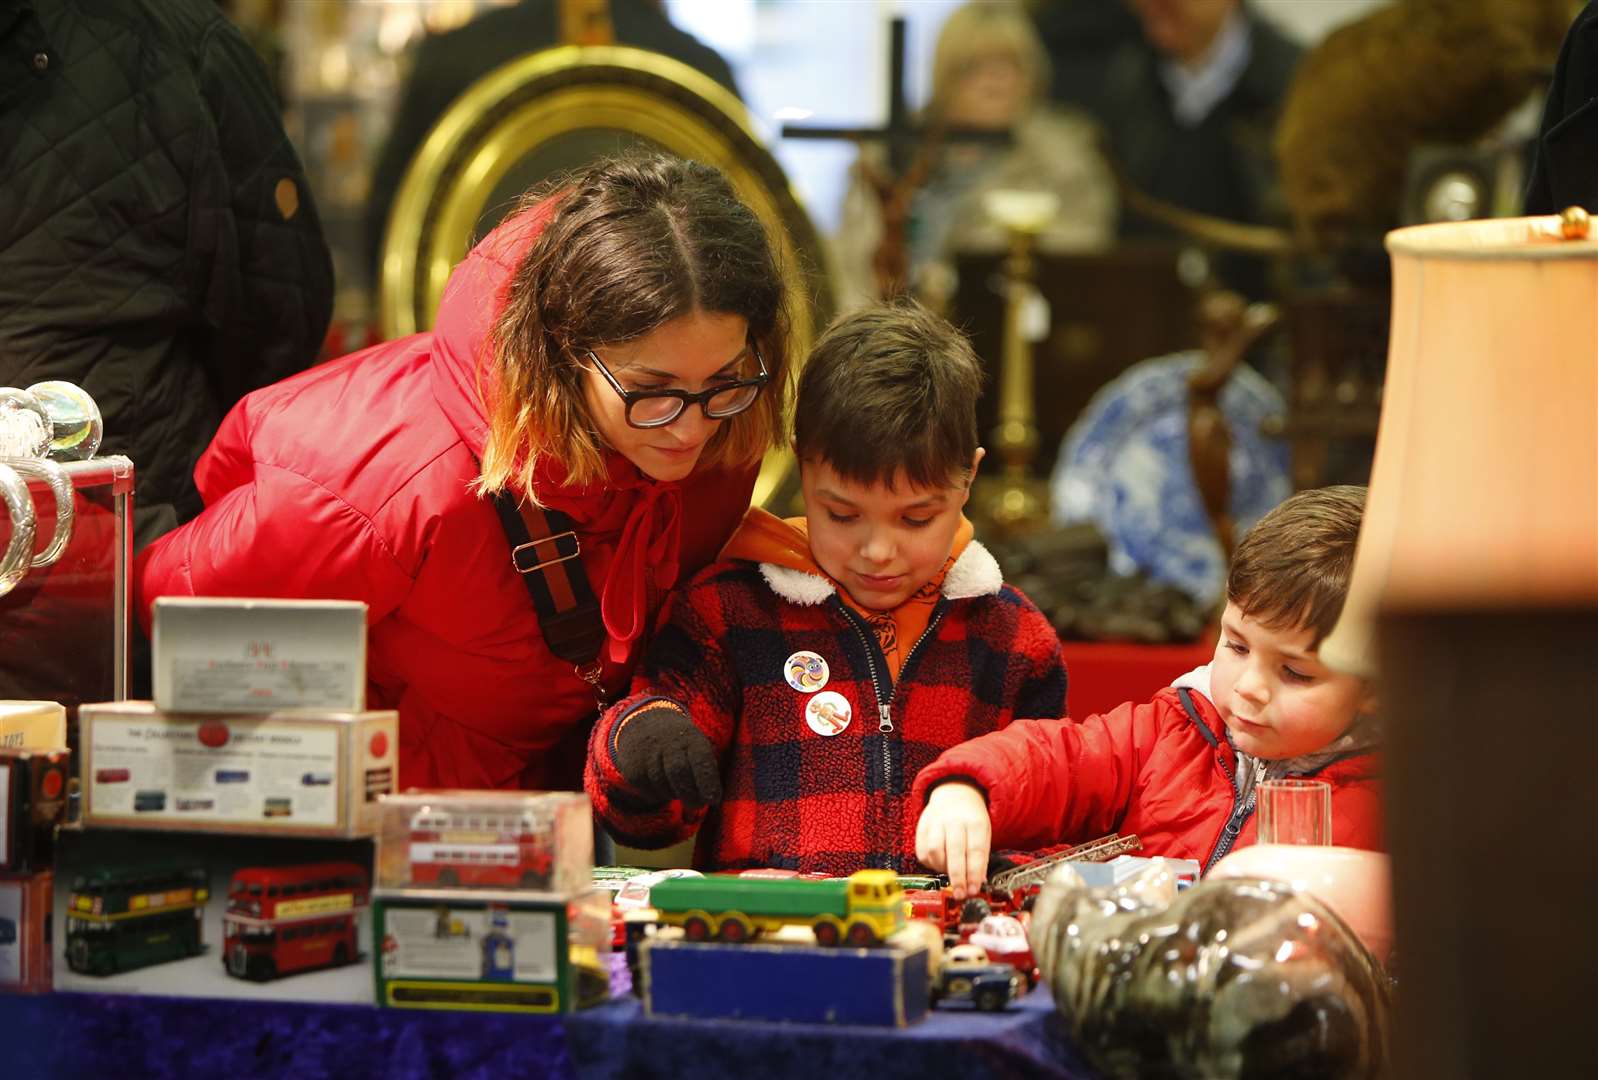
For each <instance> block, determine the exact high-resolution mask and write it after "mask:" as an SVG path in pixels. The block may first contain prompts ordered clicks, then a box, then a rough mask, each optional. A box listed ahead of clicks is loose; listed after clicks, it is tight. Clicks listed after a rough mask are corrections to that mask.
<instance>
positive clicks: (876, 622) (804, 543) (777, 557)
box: [721, 506, 974, 680]
mask: <svg viewBox="0 0 1598 1080" xmlns="http://www.w3.org/2000/svg"><path fill="white" fill-rule="evenodd" d="M973 532H974V530H973V529H972V526H971V522H970V521H968V520H967V519H966V518H965V517H964V516H962V517H961V518H960V527H959V528H958V529H956V530H955V533H954V543H953V544H952V545H951V546H950V548H949V556H948V558H946V559H944V560H943V565H942V566H941V567H939V568H938V572H937V573H936V574H933V575H932V578H931V580H929V581H927V582H926V583H924V584H923V585H922V586H921V587H920V588H918V589H917V590H916V591H915V592H913V593H911V594H910V596H909V598H908V599H907V600H905V602H904V603H902V604H900V605H899V606H898V607H896V608H894V609H893V610H892V611H878V610H876V609H875V608H868V607H862V606H861V605H860V604H858V603H856V602H855V598H854V597H852V596H850V595H849V590H848V589H845V588H844V587H843V586H842V585H841V584H839V583H838V582H837V581H834V580H833V579H832V577H831V576H830V575H828V573H827V572H826V571H825V570H823V569H821V567H820V566H818V565H817V564H816V560H815V556H813V555H812V554H811V553H810V531H809V528H808V523H807V522H806V521H805V519H804V518H802V517H794V518H779V517H777V516H776V515H775V514H771V513H768V512H767V511H765V510H762V509H760V508H759V507H757V506H752V507H750V508H749V511H748V513H746V514H745V515H744V519H743V521H742V522H741V523H740V524H739V526H738V531H737V532H735V533H733V535H732V539H731V540H728V541H727V546H726V547H724V548H722V549H721V558H723V559H746V560H748V561H749V562H760V563H773V564H775V565H777V566H781V567H784V568H786V569H789V570H799V571H803V572H804V573H807V574H815V575H816V576H817V577H821V578H826V580H828V581H830V582H832V584H833V586H834V587H836V588H837V590H838V596H839V598H840V599H841V600H842V601H843V602H844V603H845V604H848V605H849V607H850V608H852V609H854V610H855V611H856V612H858V613H859V614H860V615H861V616H862V617H863V618H864V619H865V620H866V622H868V623H870V624H871V630H872V632H873V633H874V634H876V637H877V643H878V644H879V645H880V646H882V654H883V656H885V657H886V658H887V661H888V671H889V674H890V675H891V676H892V678H893V679H894V680H897V679H898V678H899V669H900V668H901V667H902V666H903V664H904V656H905V653H906V652H908V651H909V648H911V647H913V646H914V644H915V642H916V641H917V640H919V639H920V637H921V634H922V633H923V632H924V631H925V630H926V628H927V623H928V622H930V621H931V619H932V609H933V608H934V607H935V606H936V605H937V602H938V596H939V594H940V590H941V589H942V587H943V579H944V576H945V575H946V574H948V572H949V567H951V566H953V565H954V561H955V560H956V559H958V558H959V557H960V553H961V552H962V551H964V550H965V547H966V545H967V544H969V543H970V542H971V536H972V533H973ZM900 642H908V643H909V644H908V645H907V646H906V647H905V648H903V649H901V648H900Z"/></svg>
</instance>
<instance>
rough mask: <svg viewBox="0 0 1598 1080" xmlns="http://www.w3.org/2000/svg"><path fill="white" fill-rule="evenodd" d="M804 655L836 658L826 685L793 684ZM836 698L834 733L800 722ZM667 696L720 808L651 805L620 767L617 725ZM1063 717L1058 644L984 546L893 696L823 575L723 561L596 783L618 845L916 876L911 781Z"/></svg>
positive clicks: (654, 646)
mask: <svg viewBox="0 0 1598 1080" xmlns="http://www.w3.org/2000/svg"><path fill="white" fill-rule="evenodd" d="M799 652H809V653H813V654H815V655H817V656H819V657H821V658H822V659H823V660H825V661H826V667H827V671H828V675H827V681H826V683H825V684H824V685H822V686H819V687H816V688H815V689H814V690H804V691H801V690H796V689H794V687H793V686H792V685H790V683H789V681H788V679H787V677H786V674H785V673H786V670H787V668H788V666H789V662H790V658H792V657H793V655H794V654H795V653H799ZM826 692H832V693H834V694H838V695H842V697H843V699H844V700H845V701H846V702H847V704H848V722H847V724H846V725H845V726H844V727H843V728H842V730H839V731H837V732H836V733H835V734H827V735H823V734H819V733H818V731H817V730H816V729H813V728H812V727H811V725H810V723H808V722H807V719H806V705H807V704H809V703H810V701H811V699H812V698H813V697H819V695H820V694H822V693H826ZM660 698H665V699H667V700H670V701H672V702H675V703H676V704H678V705H680V706H682V707H683V708H684V709H685V710H686V711H687V713H688V715H689V716H690V717H691V718H692V720H693V722H694V724H695V725H696V726H697V727H698V728H699V730H700V731H702V732H704V734H705V736H706V737H707V738H708V739H709V740H710V742H711V744H712V745H713V746H714V747H715V748H716V751H717V753H718V754H719V755H720V759H721V780H722V792H723V800H722V802H721V804H720V805H719V806H715V807H711V808H709V810H708V812H707V811H706V810H705V809H703V808H701V809H698V810H695V811H689V810H686V809H685V808H684V807H683V805H682V804H681V803H680V802H677V801H673V802H671V803H668V804H666V805H665V806H658V805H656V806H649V805H646V804H645V802H644V801H643V800H642V799H641V798H640V797H639V796H638V795H637V794H636V793H635V792H633V791H632V790H631V789H629V787H628V786H627V784H626V782H625V781H624V780H623V779H622V776H621V774H620V772H619V771H618V770H617V768H616V735H615V733H616V731H617V728H618V726H619V724H620V722H621V721H622V719H623V718H624V717H626V716H627V715H628V714H630V713H632V712H633V711H635V710H637V709H638V708H640V707H641V706H643V705H646V704H648V703H649V702H651V701H654V700H656V699H660ZM832 700H833V701H835V700H836V699H832ZM815 711H816V709H815V706H812V713H814V712H815ZM826 711H827V712H828V713H831V714H833V715H836V713H837V710H826ZM1064 713H1065V665H1064V661H1063V660H1062V658H1061V656H1060V643H1059V638H1058V637H1057V636H1056V634H1055V632H1054V629H1053V627H1051V626H1050V625H1049V622H1048V620H1047V619H1045V618H1044V616H1043V614H1042V612H1040V611H1039V610H1038V609H1037V608H1036V607H1035V606H1033V604H1032V602H1031V601H1029V600H1028V599H1027V598H1026V597H1025V596H1023V595H1022V594H1021V593H1020V592H1018V591H1017V590H1015V589H1014V588H1012V587H1011V586H1008V585H1005V584H1004V583H1003V581H1002V579H1001V576H1000V573H999V567H998V563H996V562H995V561H994V559H993V556H992V555H990V554H989V553H988V551H987V549H986V548H984V547H982V545H981V544H978V543H971V544H969V545H967V546H966V548H965V550H964V551H963V552H961V554H960V556H959V558H957V559H956V560H955V562H954V564H953V565H952V566H951V567H950V569H949V572H948V574H947V575H946V576H945V578H944V581H943V587H942V596H941V597H940V598H939V600H938V602H937V604H936V606H935V607H934V608H933V613H932V616H931V619H930V621H929V622H928V624H927V629H926V631H925V633H923V634H922V636H921V638H920V640H919V641H917V642H916V643H914V644H913V646H911V648H910V652H909V653H908V654H907V655H906V656H905V662H904V665H903V667H902V669H901V671H900V676H899V679H898V682H897V684H895V683H894V682H893V681H892V680H891V679H890V678H889V676H888V669H887V665H886V663H885V661H884V658H883V654H882V650H881V648H880V646H879V645H878V644H877V640H876V638H875V636H874V635H873V634H872V631H871V628H870V627H869V626H868V625H867V623H866V621H865V619H864V618H862V617H861V616H860V615H859V614H858V613H857V612H855V611H852V610H850V609H849V608H848V607H846V606H845V605H844V604H843V603H842V601H841V600H840V599H839V597H838V595H837V592H836V586H834V584H833V583H832V582H831V581H830V580H828V579H827V578H825V577H822V576H819V575H817V574H811V573H805V572H803V571H800V570H794V569H790V568H786V567H782V566H777V565H775V564H771V563H758V564H757V563H753V562H745V561H733V562H723V563H719V564H717V565H714V566H711V567H709V568H707V569H706V570H705V571H703V572H702V573H701V574H700V575H699V576H698V577H696V578H695V579H694V580H693V581H691V582H690V583H689V584H688V585H687V586H686V587H684V588H683V589H681V590H679V591H678V592H677V593H676V594H675V595H674V596H673V597H672V598H671V600H670V601H669V602H668V606H667V609H666V613H665V615H664V616H663V622H662V625H661V628H660V630H659V631H658V632H657V634H656V635H655V638H654V640H653V642H652V643H651V645H650V649H649V652H648V653H647V654H646V655H645V658H644V661H643V663H642V665H641V666H640V669H639V672H638V674H637V675H636V676H635V677H634V681H633V687H632V692H631V694H630V695H629V696H628V697H627V698H625V699H624V700H622V701H620V702H617V703H616V704H615V705H614V706H612V707H611V708H610V709H609V710H607V711H606V712H605V714H604V715H603V716H602V717H601V718H600V721H599V723H598V724H596V725H595V728H594V733H593V738H592V741H591V743H590V744H589V754H588V767H587V776H586V786H587V789H588V794H589V796H590V798H592V800H593V803H594V807H595V809H596V810H597V812H598V813H599V815H600V816H601V818H602V819H603V820H604V821H605V823H606V825H607V826H609V828H610V830H611V832H612V834H613V835H614V836H615V837H616V839H617V840H619V841H621V842H622V843H624V844H630V845H633V846H635V847H645V848H655V847H664V846H666V845H668V844H672V843H676V842H678V841H680V840H683V839H684V838H686V837H688V836H689V835H691V834H692V833H693V832H694V830H695V829H696V828H697V829H698V830H699V839H698V845H697V849H696V852H695V857H694V864H695V865H696V866H698V867H700V868H702V869H706V870H713V869H714V870H724V869H726V870H731V869H742V868H746V867H756V866H770V867H786V868H792V869H796V870H804V871H821V872H823V873H830V874H848V873H851V872H853V871H855V870H859V869H861V868H862V867H887V868H890V869H894V870H899V871H910V870H914V869H915V868H916V866H917V863H916V859H915V826H916V818H917V815H918V809H919V808H918V807H916V806H915V805H913V804H912V803H911V800H910V787H911V784H912V782H913V781H914V780H915V776H916V773H917V772H918V771H919V770H920V769H921V768H922V767H924V766H926V765H929V764H931V763H932V761H933V759H935V758H936V757H937V756H938V755H939V754H940V753H942V752H943V751H944V750H946V749H948V748H950V747H952V746H955V745H957V744H959V743H963V742H965V741H966V740H967V739H971V738H975V737H976V736H978V735H982V734H985V733H987V732H991V731H996V730H998V729H1000V728H1002V727H1004V726H1005V725H1007V724H1009V723H1010V721H1011V720H1013V719H1016V718H1018V717H1037V718H1057V717H1060V716H1063V715H1064ZM833 726H836V725H835V722H834V723H828V722H825V720H818V721H817V727H818V728H830V727H833Z"/></svg>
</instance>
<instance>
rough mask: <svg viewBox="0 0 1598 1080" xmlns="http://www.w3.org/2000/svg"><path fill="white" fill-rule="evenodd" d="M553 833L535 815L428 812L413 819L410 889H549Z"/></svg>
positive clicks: (445, 809) (525, 812) (489, 811)
mask: <svg viewBox="0 0 1598 1080" xmlns="http://www.w3.org/2000/svg"><path fill="white" fill-rule="evenodd" d="M548 832H549V822H548V820H547V819H546V817H545V815H542V814H539V813H535V812H533V811H531V810H525V809H512V810H495V809H488V808H481V807H475V806H468V807H458V808H457V807H449V806H428V807H425V808H424V809H422V810H418V811H417V812H416V813H415V814H414V815H413V816H412V817H411V835H410V861H411V884H413V885H473V886H483V887H487V888H516V887H520V888H525V889H547V888H549V879H550V869H551V867H552V865H553V863H554V859H553V857H552V856H551V854H550V850H549V843H548Z"/></svg>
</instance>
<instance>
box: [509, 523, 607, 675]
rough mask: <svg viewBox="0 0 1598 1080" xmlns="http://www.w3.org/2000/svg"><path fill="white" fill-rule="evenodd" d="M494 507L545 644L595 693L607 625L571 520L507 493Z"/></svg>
mask: <svg viewBox="0 0 1598 1080" xmlns="http://www.w3.org/2000/svg"><path fill="white" fill-rule="evenodd" d="M494 509H495V510H496V511H497V512H498V514H499V523H500V525H501V526H503V527H504V529H505V538H506V539H507V540H509V541H510V562H511V566H513V567H515V568H516V572H517V573H518V574H520V575H521V576H522V584H523V585H525V586H527V595H528V596H530V597H532V599H533V606H534V607H535V608H537V609H538V625H539V628H540V630H542V631H543V635H544V644H546V645H548V646H549V651H550V652H552V653H554V654H555V655H556V656H558V657H560V658H561V659H562V660H565V661H566V662H567V663H569V664H571V665H572V666H573V667H575V668H576V669H577V674H578V675H579V676H580V677H581V678H582V679H584V680H585V681H587V682H588V683H590V684H592V685H593V686H594V687H595V688H596V689H597V687H598V685H599V682H598V679H599V667H598V664H597V663H596V661H597V658H598V656H599V649H600V646H601V645H603V644H604V643H605V621H604V619H603V618H602V617H601V616H600V611H599V601H598V600H597V599H596V598H595V597H594V590H593V589H592V588H590V587H589V584H588V575H587V574H586V573H584V572H583V563H582V560H581V559H579V558H578V555H580V554H581V553H582V544H581V543H579V542H578V539H577V533H576V531H575V530H574V529H573V528H572V521H571V518H569V517H567V516H566V515H565V514H563V513H561V512H560V511H559V510H555V509H552V508H548V507H539V506H534V505H533V504H532V503H531V502H527V501H521V502H518V500H517V498H516V496H515V495H513V494H511V493H510V492H509V491H501V492H500V493H499V494H497V495H495V496H494Z"/></svg>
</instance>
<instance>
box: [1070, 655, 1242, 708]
mask: <svg viewBox="0 0 1598 1080" xmlns="http://www.w3.org/2000/svg"><path fill="white" fill-rule="evenodd" d="M1060 651H1061V653H1062V654H1063V655H1064V656H1065V674H1066V679H1067V693H1066V707H1067V709H1068V710H1069V711H1070V714H1071V716H1072V717H1074V718H1077V719H1081V718H1083V717H1088V716H1093V715H1094V714H1096V713H1106V712H1109V711H1110V710H1111V709H1113V708H1115V707H1116V706H1117V705H1122V704H1125V703H1126V702H1128V701H1147V700H1148V699H1149V698H1151V697H1153V696H1154V694H1155V692H1156V691H1158V690H1160V689H1161V688H1162V687H1166V686H1170V685H1171V680H1172V679H1175V678H1176V677H1177V676H1178V675H1184V674H1186V673H1187V672H1189V671H1192V670H1193V669H1194V668H1196V667H1199V666H1200V665H1202V664H1207V663H1209V662H1210V661H1211V660H1213V659H1214V658H1215V638H1214V636H1213V635H1210V636H1206V637H1205V638H1204V639H1203V640H1201V641H1197V642H1194V643H1192V644H1190V645H1128V644H1123V643H1120V642H1099V641H1062V642H1061V643H1060Z"/></svg>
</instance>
